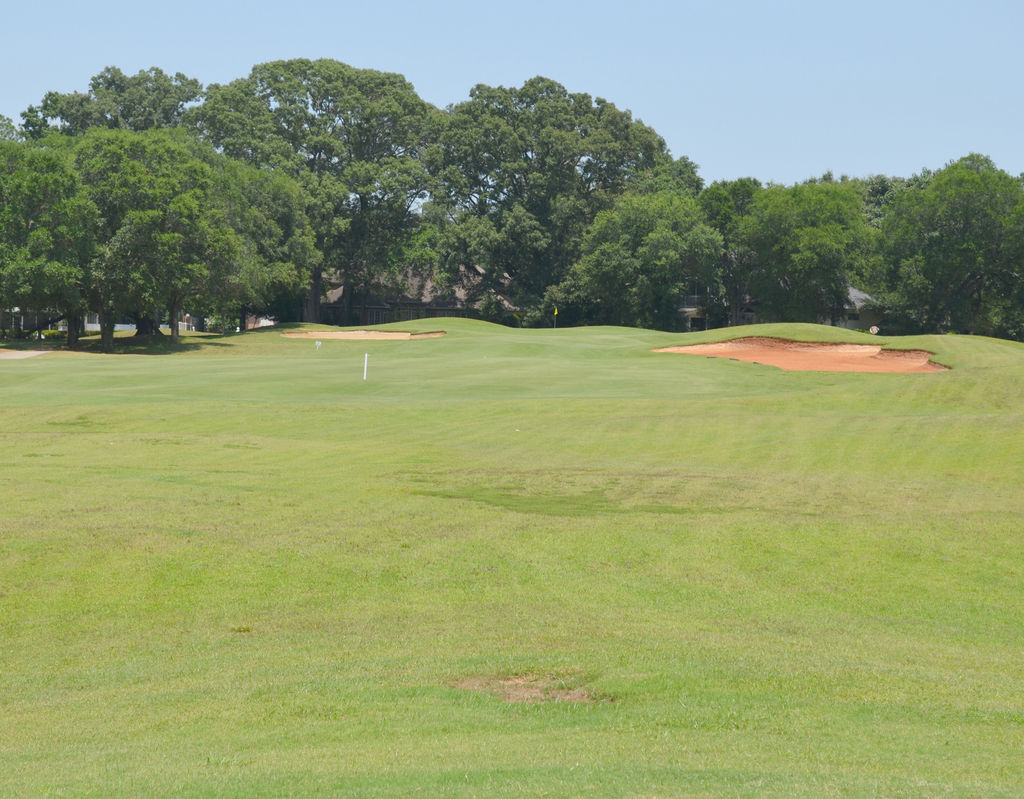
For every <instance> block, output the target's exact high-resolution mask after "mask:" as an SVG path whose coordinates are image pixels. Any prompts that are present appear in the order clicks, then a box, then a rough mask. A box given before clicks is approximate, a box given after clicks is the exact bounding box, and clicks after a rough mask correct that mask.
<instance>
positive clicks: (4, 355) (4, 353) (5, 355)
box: [0, 350, 53, 361]
mask: <svg viewBox="0 0 1024 799" xmlns="http://www.w3.org/2000/svg"><path fill="white" fill-rule="evenodd" d="M48 352H53V350H0V360H8V361H13V360H15V359H16V358H35V357H36V356H37V355H46V353H48Z"/></svg>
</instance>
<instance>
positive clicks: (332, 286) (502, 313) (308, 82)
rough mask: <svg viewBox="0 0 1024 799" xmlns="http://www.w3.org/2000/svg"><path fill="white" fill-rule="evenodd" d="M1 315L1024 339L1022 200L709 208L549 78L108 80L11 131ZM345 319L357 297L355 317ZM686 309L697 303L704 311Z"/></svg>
mask: <svg viewBox="0 0 1024 799" xmlns="http://www.w3.org/2000/svg"><path fill="white" fill-rule="evenodd" d="M0 199H2V203H3V204H2V206H0V306H3V307H5V308H8V309H9V308H13V307H21V308H27V309H30V310H34V311H37V312H38V315H40V316H41V317H43V318H46V319H51V320H52V319H57V318H64V319H67V320H68V323H69V325H68V328H69V330H68V335H69V339H70V340H73V339H74V335H75V332H76V331H77V329H78V326H79V323H80V321H79V320H80V319H81V318H82V316H83V314H85V313H86V312H87V311H88V312H93V313H96V314H98V315H99V317H100V318H101V327H102V328H103V340H104V346H107V347H109V346H111V344H112V338H111V334H112V330H113V325H114V322H115V321H116V320H117V319H120V318H123V317H125V316H127V317H130V318H133V319H135V320H136V322H137V324H138V326H139V330H140V331H142V332H148V331H151V330H154V329H155V328H156V324H157V323H156V319H157V318H158V317H163V318H168V319H169V320H170V324H171V330H172V336H174V337H176V336H177V321H178V319H179V318H180V317H181V316H182V315H183V314H184V312H185V311H186V310H188V311H189V312H190V313H192V314H193V315H196V314H198V315H200V316H207V317H216V318H219V319H221V320H227V319H231V320H232V327H233V326H234V321H233V320H235V319H237V320H238V322H239V326H243V325H244V324H245V320H246V318H247V317H248V315H249V314H251V313H267V314H271V315H273V316H275V317H276V318H278V319H281V320H295V319H304V320H307V321H318V320H320V319H321V318H322V312H321V303H322V301H323V300H324V298H325V297H326V296H327V292H328V290H330V291H331V298H332V305H331V313H330V317H329V319H330V321H332V322H338V323H349V324H350V323H355V322H357V321H362V322H364V323H365V322H366V321H367V307H368V302H369V300H370V298H371V297H372V296H373V295H374V294H377V293H380V294H384V293H389V292H390V293H402V292H403V291H404V290H405V289H406V287H407V286H408V285H410V284H412V283H417V284H418V285H424V284H425V283H429V284H430V285H432V286H433V287H435V289H437V290H445V289H455V288H458V289H461V290H462V291H461V292H460V296H462V297H465V298H466V302H468V303H470V304H471V305H472V307H473V308H474V309H475V312H476V313H478V314H480V315H482V316H484V317H485V318H491V319H495V320H500V321H506V322H511V321H512V320H515V321H516V322H517V323H519V324H525V325H540V324H550V323H551V322H552V321H553V320H552V316H553V313H554V309H555V307H558V308H559V311H560V314H561V316H560V320H561V322H562V323H563V324H567V323H569V324H571V323H606V324H628V325H644V326H652V327H659V328H664V329H677V328H680V327H685V326H686V325H687V324H688V322H687V318H686V316H685V315H683V313H682V312H681V309H683V308H689V309H691V310H688V311H686V313H693V311H692V308H693V306H694V304H697V305H699V306H700V309H699V310H700V313H699V316H701V317H702V318H703V321H704V324H709V325H712V326H714V325H723V324H739V323H741V322H742V321H746V320H747V318H748V317H749V316H750V315H751V314H754V315H756V317H757V318H759V319H762V320H767V321H831V322H839V321H840V320H841V317H842V316H843V314H844V310H845V308H846V307H847V306H848V298H849V294H850V289H851V287H856V288H860V289H862V290H865V291H867V292H869V293H870V294H871V295H873V297H874V298H875V303H876V307H877V309H878V310H880V311H882V312H883V313H884V314H885V318H886V320H887V321H886V324H887V325H888V326H889V327H890V328H891V329H893V330H907V331H957V332H985V333H989V334H993V335H1003V336H1011V337H1015V338H1024V311H1022V310H1021V309H1022V306H1024V287H1022V280H1021V273H1020V270H1021V268H1020V264H1021V262H1022V260H1024V183H1022V178H1020V177H1013V176H1011V175H1008V174H1007V173H1006V172H1004V171H1002V170H1000V169H999V168H998V167H996V165H995V164H993V163H992V161H991V160H990V159H988V158H986V157H985V156H982V155H977V154H972V155H969V156H967V157H965V158H962V159H960V160H958V161H955V162H952V163H950V164H947V165H946V166H945V167H943V168H942V169H939V170H937V171H931V170H923V171H922V172H920V173H918V174H916V175H912V176H909V177H900V176H888V175H870V176H868V177H865V178H862V179H850V178H847V177H845V176H843V177H841V178H839V179H836V178H835V177H834V176H833V175H832V174H831V173H829V174H826V175H824V176H822V177H821V178H815V179H810V180H808V181H806V182H804V183H802V184H799V185H794V186H779V185H770V184H769V185H767V186H765V185H762V183H761V182H760V181H759V180H757V179H756V178H753V177H747V178H740V179H737V180H729V181H717V182H714V183H712V184H711V185H708V186H705V184H704V181H703V179H702V178H701V176H700V174H699V170H698V167H697V165H696V164H695V163H694V162H693V161H692V160H691V159H690V158H688V157H687V156H685V155H678V156H673V155H672V154H670V153H669V151H668V148H667V147H666V145H665V142H664V141H663V140H662V138H661V137H660V136H659V135H658V134H657V133H656V132H655V131H654V130H653V129H651V128H650V127H648V126H647V125H645V124H643V123H642V122H640V121H638V120H635V119H634V118H633V116H632V114H631V113H630V112H629V111H628V110H622V109H619V108H617V107H616V106H615V105H614V104H613V103H611V102H608V101H607V100H604V99H602V98H600V97H594V96H592V95H590V94H586V93H577V92H570V91H569V90H567V89H566V88H565V87H564V86H562V85H561V84H559V83H558V82H556V81H555V80H552V79H550V78H546V77H535V78H532V79H530V80H528V81H526V82H525V83H523V85H522V86H518V87H504V86H488V85H484V84H479V85H477V86H475V87H474V88H473V89H472V90H471V91H470V93H469V97H468V98H467V99H465V100H463V101H461V102H456V103H453V104H451V105H449V106H447V107H446V108H444V109H438V108H435V107H433V106H431V105H430V104H428V103H426V102H425V101H424V100H422V99H421V98H420V97H419V95H418V94H417V93H416V90H415V89H414V87H413V86H412V85H411V84H410V83H409V82H408V81H407V80H406V79H405V78H404V77H403V76H401V75H398V74H394V73H388V72H380V71H376V70H369V69H359V68H356V67H352V66H349V65H347V64H343V63H340V62H338V61H334V60H330V59H319V60H310V59H302V58H297V59H291V60H282V61H272V62H268V63H264V64H257V65H256V66H254V67H253V68H252V70H251V71H250V73H249V75H247V76H245V77H242V78H239V79H237V80H234V81H231V82H229V83H226V84H214V85H211V86H208V87H205V88H204V87H203V86H202V84H200V83H199V81H198V80H196V79H194V78H190V77H187V76H185V75H183V74H181V73H175V74H174V75H170V74H168V73H165V72H164V71H162V70H161V69H159V68H157V67H152V68H150V69H148V70H142V71H140V72H138V73H136V74H134V75H128V74H125V73H124V72H122V71H121V70H120V69H118V68H117V67H113V66H111V67H107V68H106V69H104V70H103V71H102V72H100V73H99V74H97V75H95V76H94V77H93V78H92V79H91V80H90V81H89V85H88V89H87V90H86V91H83V92H69V93H60V92H47V93H46V94H45V95H44V96H43V98H42V100H41V101H40V102H39V104H37V105H33V106H30V107H29V108H28V109H26V111H25V112H24V113H23V114H22V124H21V126H20V127H18V126H15V125H14V123H13V122H11V121H10V120H7V119H5V118H2V117H0ZM339 298H340V299H339ZM684 300H685V302H684Z"/></svg>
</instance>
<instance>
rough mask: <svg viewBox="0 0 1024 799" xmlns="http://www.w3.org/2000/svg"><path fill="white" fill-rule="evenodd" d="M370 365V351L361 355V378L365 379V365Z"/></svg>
mask: <svg viewBox="0 0 1024 799" xmlns="http://www.w3.org/2000/svg"><path fill="white" fill-rule="evenodd" d="M369 365H370V353H366V355H364V356H363V380H366V367H368V366H369Z"/></svg>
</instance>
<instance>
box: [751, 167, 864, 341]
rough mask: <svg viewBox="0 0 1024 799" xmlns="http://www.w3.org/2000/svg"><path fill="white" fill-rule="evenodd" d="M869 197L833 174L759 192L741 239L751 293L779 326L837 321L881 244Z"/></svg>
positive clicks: (760, 313) (764, 316)
mask: <svg viewBox="0 0 1024 799" xmlns="http://www.w3.org/2000/svg"><path fill="white" fill-rule="evenodd" d="M873 236H874V229H873V228H872V227H871V226H870V225H869V224H868V221H867V218H866V217H865V215H864V207H863V194H862V192H861V190H860V188H859V187H858V186H857V185H856V184H855V183H853V182H852V181H834V180H832V179H830V178H828V177H826V178H825V179H822V180H814V181H808V182H807V183H803V184H800V185H797V186H790V187H786V186H769V187H768V188H765V189H763V190H761V191H759V192H757V193H756V194H755V195H754V198H753V206H752V208H751V210H750V213H749V214H747V215H746V216H744V217H743V218H742V220H741V222H740V234H739V239H740V241H741V244H742V246H745V247H746V248H747V249H748V250H749V252H750V256H751V258H752V263H751V270H750V274H749V290H750V293H751V295H753V297H754V298H755V299H756V301H757V313H758V316H760V317H761V318H762V319H765V320H768V321H773V322H817V321H836V320H837V319H838V318H839V317H840V315H841V314H842V312H843V308H844V306H845V304H846V302H847V298H848V294H849V289H850V286H851V284H853V283H855V282H859V278H860V276H861V275H862V273H863V272H864V270H865V268H866V264H867V262H868V258H869V257H870V254H871V248H872V246H873V241H874V238H873Z"/></svg>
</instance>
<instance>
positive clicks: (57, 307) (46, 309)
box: [0, 141, 96, 343]
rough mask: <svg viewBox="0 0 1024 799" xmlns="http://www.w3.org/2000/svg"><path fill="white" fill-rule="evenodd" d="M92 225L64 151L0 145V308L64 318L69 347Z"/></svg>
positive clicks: (88, 256)
mask: <svg viewBox="0 0 1024 799" xmlns="http://www.w3.org/2000/svg"><path fill="white" fill-rule="evenodd" d="M95 226H96V208H95V206H94V205H93V204H92V203H91V202H90V201H89V199H88V198H87V197H86V195H85V193H84V191H83V189H82V186H81V184H80V182H79V180H78V176H77V174H76V172H75V170H74V168H73V167H72V165H71V163H70V160H69V158H68V157H67V153H66V152H65V151H64V149H63V148H61V147H44V146H34V145H29V144H26V143H21V142H14V141H0V305H3V306H4V307H8V308H10V307H14V306H17V307H19V308H22V309H24V310H29V311H31V312H33V313H34V314H36V315H37V316H38V315H40V314H42V315H46V316H48V317H50V318H52V319H54V320H56V319H58V318H65V319H67V320H68V340H69V343H74V341H75V340H76V338H77V334H78V328H79V318H80V315H81V313H82V311H83V310H84V298H83V294H82V288H83V280H84V276H85V266H86V264H87V263H88V262H89V260H90V259H91V257H92V254H93V244H94V241H93V235H94V232H95Z"/></svg>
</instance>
